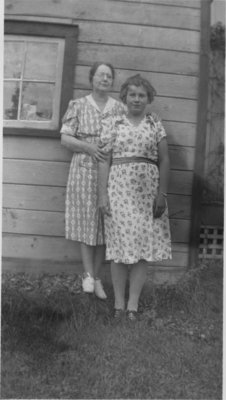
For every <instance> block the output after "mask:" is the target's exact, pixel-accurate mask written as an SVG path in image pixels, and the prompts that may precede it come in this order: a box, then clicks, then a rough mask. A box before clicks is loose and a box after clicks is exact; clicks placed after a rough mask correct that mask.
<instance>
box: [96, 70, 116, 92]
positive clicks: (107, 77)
mask: <svg viewBox="0 0 226 400" xmlns="http://www.w3.org/2000/svg"><path fill="white" fill-rule="evenodd" d="M92 84H93V90H98V91H102V92H108V91H109V90H110V89H111V87H112V84H113V77H112V72H111V69H110V68H109V67H108V66H107V65H104V64H103V65H99V67H98V68H97V70H96V72H95V74H94V75H93V81H92Z"/></svg>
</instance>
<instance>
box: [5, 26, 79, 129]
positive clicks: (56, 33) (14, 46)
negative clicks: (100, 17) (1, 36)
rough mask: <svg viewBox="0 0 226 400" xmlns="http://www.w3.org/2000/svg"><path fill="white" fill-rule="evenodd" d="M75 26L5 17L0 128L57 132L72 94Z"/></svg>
mask: <svg viewBox="0 0 226 400" xmlns="http://www.w3.org/2000/svg"><path fill="white" fill-rule="evenodd" d="M76 39H77V27H76V26H68V25H61V24H47V23H39V22H22V21H7V22H6V23H5V44H4V98H3V100H4V101H3V103H4V114H3V119H4V133H6V134H10V133H12V134H37V135H45V136H52V135H56V134H59V128H60V123H61V117H62V115H63V113H64V112H65V110H66V107H67V104H68V101H69V100H70V99H71V98H72V96H73V77H74V69H75V53H76Z"/></svg>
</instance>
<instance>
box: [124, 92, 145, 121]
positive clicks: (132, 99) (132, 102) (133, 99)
mask: <svg viewBox="0 0 226 400" xmlns="http://www.w3.org/2000/svg"><path fill="white" fill-rule="evenodd" d="M126 104H127V107H128V111H129V113H130V114H132V115H134V116H135V115H137V116H138V115H142V114H143V113H144V111H145V108H146V105H147V104H148V95H147V91H146V89H145V88H144V87H143V86H135V85H131V86H129V87H128V91H127V96H126Z"/></svg>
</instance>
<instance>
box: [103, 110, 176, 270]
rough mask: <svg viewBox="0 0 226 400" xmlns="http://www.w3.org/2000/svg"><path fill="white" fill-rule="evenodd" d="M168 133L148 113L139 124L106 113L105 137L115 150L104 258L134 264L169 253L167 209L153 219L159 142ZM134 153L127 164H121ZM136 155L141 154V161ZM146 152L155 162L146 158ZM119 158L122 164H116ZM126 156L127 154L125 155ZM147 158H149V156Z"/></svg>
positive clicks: (107, 147) (113, 151) (157, 259)
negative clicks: (110, 116) (109, 116)
mask: <svg viewBox="0 0 226 400" xmlns="http://www.w3.org/2000/svg"><path fill="white" fill-rule="evenodd" d="M164 137H166V133H165V130H164V128H163V125H162V123H161V122H160V120H159V119H158V118H157V116H155V115H151V114H149V115H147V116H145V117H144V119H143V120H142V121H141V123H140V124H139V126H137V127H135V126H133V125H132V124H131V122H130V121H129V120H128V119H127V117H126V115H124V116H122V117H116V118H115V117H112V118H108V119H107V120H106V121H105V123H104V128H103V131H102V134H101V141H102V143H103V144H105V149H106V151H109V150H112V165H111V168H110V173H109V180H108V195H109V201H110V210H111V216H110V217H109V216H106V217H105V237H106V247H107V248H106V259H107V260H114V261H115V262H116V263H120V262H122V263H125V264H133V263H136V262H138V261H139V260H146V261H160V260H164V259H170V258H171V237H170V227H169V218H168V209H167V208H166V210H165V212H164V213H163V215H162V216H161V217H160V218H153V202H154V199H155V197H156V195H157V192H158V186H159V170H158V167H157V165H156V164H155V163H157V162H158V143H159V142H160V141H161V140H162V138H164ZM127 157H133V159H132V161H130V162H129V163H122V160H123V159H125V158H127ZM134 157H136V158H137V157H140V158H141V159H140V160H139V162H138V161H137V160H136V161H135V160H134ZM143 157H144V158H145V159H146V158H148V159H151V160H152V161H153V163H150V162H144V161H143ZM116 159H120V160H118V161H119V164H117V163H114V161H115V162H116ZM127 161H128V159H127ZM146 161H147V160H146Z"/></svg>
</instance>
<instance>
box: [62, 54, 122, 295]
mask: <svg viewBox="0 0 226 400" xmlns="http://www.w3.org/2000/svg"><path fill="white" fill-rule="evenodd" d="M114 77H115V71H114V68H113V67H112V65H111V64H106V63H102V62H97V63H95V64H94V65H93V66H92V67H91V69H90V73H89V81H90V83H91V85H92V93H90V94H89V95H87V96H85V97H83V98H80V99H78V100H71V101H70V103H69V106H68V109H67V111H66V113H65V115H64V117H63V125H62V129H61V135H62V136H61V143H62V145H63V146H66V147H67V148H68V149H70V150H71V151H72V152H73V153H74V154H73V157H72V160H71V165H70V171H69V176H68V182H67V191H66V212H65V224H66V239H70V240H74V241H76V242H79V243H80V249H81V256H82V262H83V267H84V275H83V280H82V287H83V290H84V292H87V293H92V292H95V294H96V295H97V296H98V297H99V298H101V299H105V298H106V294H105V292H104V289H103V286H102V283H101V280H100V278H99V271H100V267H101V264H102V261H103V260H104V253H105V246H104V243H105V239H104V230H103V221H102V216H101V215H100V212H99V210H98V208H97V165H98V161H100V160H103V159H104V157H105V154H104V152H103V150H102V149H101V147H100V146H99V144H98V142H99V138H100V132H101V129H102V119H103V118H105V117H108V116H110V115H112V116H113V115H116V114H117V115H118V114H121V113H122V112H123V110H124V107H123V105H122V104H121V103H120V102H118V101H116V100H115V99H113V98H112V97H110V96H109V91H110V90H111V89H112V85H113V81H114Z"/></svg>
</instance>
